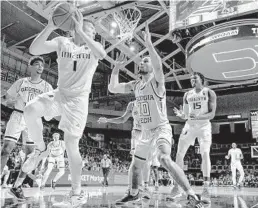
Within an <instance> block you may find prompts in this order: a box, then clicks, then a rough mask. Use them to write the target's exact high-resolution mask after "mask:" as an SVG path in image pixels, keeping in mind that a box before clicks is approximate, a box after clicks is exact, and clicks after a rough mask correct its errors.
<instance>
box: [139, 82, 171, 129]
mask: <svg viewBox="0 0 258 208" xmlns="http://www.w3.org/2000/svg"><path fill="white" fill-rule="evenodd" d="M156 84H157V82H156V80H155V78H154V77H152V78H150V79H149V80H148V81H147V82H146V83H144V82H143V81H142V80H140V81H138V82H136V84H135V90H134V92H135V98H136V104H137V110H138V112H139V116H138V117H139V123H140V124H141V126H142V128H144V129H147V130H148V129H154V128H157V127H158V126H161V125H164V124H167V123H169V121H168V118H167V107H166V94H165V93H164V95H162V96H159V95H158V93H157V92H156V90H157V87H156Z"/></svg>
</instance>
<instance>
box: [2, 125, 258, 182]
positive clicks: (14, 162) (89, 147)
mask: <svg viewBox="0 0 258 208" xmlns="http://www.w3.org/2000/svg"><path fill="white" fill-rule="evenodd" d="M53 129H54V130H53ZM1 130H2V132H1V142H2V141H3V134H4V130H5V126H4V124H3V123H1ZM55 130H56V124H55V123H45V125H44V131H43V134H44V139H45V142H46V143H49V142H50V141H52V139H51V137H52V134H53V132H54V131H55ZM21 152H22V150H21V143H19V144H18V145H17V147H16V148H15V149H14V150H13V152H12V153H11V155H10V158H9V160H8V162H7V166H8V167H9V170H10V171H11V173H12V174H11V176H12V177H10V180H9V183H12V182H13V178H15V175H16V174H18V170H19V169H20V167H21V163H22V158H21ZM80 152H81V154H82V158H83V170H85V171H100V170H101V165H100V161H101V159H102V158H103V155H104V154H107V155H108V157H109V158H110V159H111V161H112V171H114V172H120V173H126V172H128V169H129V166H130V161H131V158H130V154H129V150H127V151H125V150H120V149H114V148H110V147H109V145H106V146H105V148H103V147H102V148H100V147H99V145H98V142H96V141H93V140H92V139H91V138H90V137H89V136H88V135H86V134H85V135H83V138H82V139H81V142H80ZM171 152H172V153H171V157H172V159H173V160H175V157H176V152H177V145H174V146H173V147H172V151H171ZM225 154H226V152H225ZM225 154H222V155H221V156H220V157H218V156H216V159H215V160H213V159H214V158H213V157H212V165H217V166H219V165H227V166H228V167H229V168H228V169H227V170H223V171H220V172H218V173H217V174H216V173H214V174H213V176H212V179H211V184H212V185H213V186H230V185H232V180H231V172H230V166H229V161H228V160H225V158H224V157H225ZM65 157H66V155H65ZM214 157H215V156H214ZM256 162H257V161H256ZM243 163H244V165H252V164H255V159H251V160H250V156H249V157H245V158H244V161H243ZM68 165H69V164H68V161H67V158H66V167H67V168H68ZM200 166H201V156H200V154H199V150H198V148H196V147H190V148H189V151H188V152H187V155H186V156H185V170H186V171H187V177H188V179H189V181H190V183H191V184H193V185H196V184H197V183H198V182H200V181H202V176H201V171H200ZM192 169H194V172H191V170H192ZM151 181H153V177H152V179H151ZM172 183H173V182H172V180H171V177H170V176H169V174H168V173H167V172H166V171H164V169H163V168H162V167H161V168H160V171H159V184H160V185H164V186H167V185H170V184H172ZM244 186H249V187H258V173H257V171H255V170H249V169H245V180H244Z"/></svg>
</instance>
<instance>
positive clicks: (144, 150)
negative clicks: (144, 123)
mask: <svg viewBox="0 0 258 208" xmlns="http://www.w3.org/2000/svg"><path fill="white" fill-rule="evenodd" d="M159 140H164V141H165V142H166V143H168V144H170V145H172V129H171V126H170V125H169V124H165V125H162V126H159V127H157V128H155V129H151V130H143V131H142V138H141V139H140V140H139V143H138V144H137V146H136V149H135V155H134V156H135V157H136V158H139V159H141V160H148V161H150V160H152V158H153V157H154V156H155V155H156V154H157V147H158V146H157V142H158V141H159Z"/></svg>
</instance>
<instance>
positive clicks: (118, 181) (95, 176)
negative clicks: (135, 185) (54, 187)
mask: <svg viewBox="0 0 258 208" xmlns="http://www.w3.org/2000/svg"><path fill="white" fill-rule="evenodd" d="M57 172H58V170H54V171H52V172H51V174H50V176H49V177H48V180H47V183H46V185H50V184H51V180H52V179H53V178H54V177H55V175H56V174H57ZM127 177H128V174H127V173H118V172H115V173H112V172H111V173H109V177H108V183H109V185H128V178H127ZM103 180H104V177H103V175H102V171H99V172H95V171H82V176H81V182H82V186H88V185H102V184H101V183H102V181H103ZM57 184H58V185H61V186H69V185H70V184H71V174H70V171H69V170H66V171H65V174H64V175H63V176H62V177H61V178H60V179H59V181H58V182H57Z"/></svg>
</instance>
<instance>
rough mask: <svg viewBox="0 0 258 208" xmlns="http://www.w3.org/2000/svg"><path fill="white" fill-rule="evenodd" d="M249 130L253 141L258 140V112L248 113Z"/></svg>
mask: <svg viewBox="0 0 258 208" xmlns="http://www.w3.org/2000/svg"><path fill="white" fill-rule="evenodd" d="M250 120H251V129H252V135H253V138H254V139H257V138H258V110H251V111H250Z"/></svg>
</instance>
